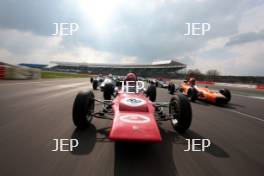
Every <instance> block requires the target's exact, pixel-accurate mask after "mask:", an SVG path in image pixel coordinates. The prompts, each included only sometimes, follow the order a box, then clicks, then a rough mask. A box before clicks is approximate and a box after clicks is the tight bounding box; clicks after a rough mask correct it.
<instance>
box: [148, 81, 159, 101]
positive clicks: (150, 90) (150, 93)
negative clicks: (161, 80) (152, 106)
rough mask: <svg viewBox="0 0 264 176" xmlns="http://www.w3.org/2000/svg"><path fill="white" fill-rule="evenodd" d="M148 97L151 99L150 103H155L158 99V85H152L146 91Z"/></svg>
mask: <svg viewBox="0 0 264 176" xmlns="http://www.w3.org/2000/svg"><path fill="white" fill-rule="evenodd" d="M146 96H147V97H149V99H150V101H152V102H155V101H156V97H157V90H156V85H150V86H149V87H148V89H147V91H146Z"/></svg>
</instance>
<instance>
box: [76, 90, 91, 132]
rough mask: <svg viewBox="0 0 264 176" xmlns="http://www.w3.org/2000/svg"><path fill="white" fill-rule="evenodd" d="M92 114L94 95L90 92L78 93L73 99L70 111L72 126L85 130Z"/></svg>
mask: <svg viewBox="0 0 264 176" xmlns="http://www.w3.org/2000/svg"><path fill="white" fill-rule="evenodd" d="M93 112H94V94H93V92H92V91H88V92H79V93H78V95H77V96H76V98H75V101H74V104H73V110H72V118H73V123H74V125H75V126H76V127H77V128H79V129H84V128H86V127H87V126H88V125H89V124H90V122H91V120H92V113H93Z"/></svg>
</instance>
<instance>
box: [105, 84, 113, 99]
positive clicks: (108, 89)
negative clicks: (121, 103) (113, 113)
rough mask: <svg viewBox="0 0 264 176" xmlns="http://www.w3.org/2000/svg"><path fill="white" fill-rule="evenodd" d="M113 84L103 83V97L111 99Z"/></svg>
mask: <svg viewBox="0 0 264 176" xmlns="http://www.w3.org/2000/svg"><path fill="white" fill-rule="evenodd" d="M114 89H115V88H114V85H113V84H110V83H109V84H105V86H104V93H103V95H104V99H105V100H111V97H112V95H113V94H114Z"/></svg>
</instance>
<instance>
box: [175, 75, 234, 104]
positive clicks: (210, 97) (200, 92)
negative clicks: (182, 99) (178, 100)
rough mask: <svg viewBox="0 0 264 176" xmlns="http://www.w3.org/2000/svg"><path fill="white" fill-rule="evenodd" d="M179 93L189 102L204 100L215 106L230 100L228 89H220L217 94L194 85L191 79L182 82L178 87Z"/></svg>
mask: <svg viewBox="0 0 264 176" xmlns="http://www.w3.org/2000/svg"><path fill="white" fill-rule="evenodd" d="M178 89H179V91H180V92H182V93H183V94H185V95H186V96H188V97H189V99H190V100H191V101H193V102H194V101H196V100H204V101H207V102H210V103H214V104H217V105H222V104H226V103H228V102H229V101H230V100H231V92H230V91H229V90H228V89H221V90H219V91H218V92H217V91H214V90H210V89H209V88H207V87H199V86H197V85H195V80H194V83H193V81H192V79H190V80H189V81H184V82H183V83H181V84H180V86H179V88H178Z"/></svg>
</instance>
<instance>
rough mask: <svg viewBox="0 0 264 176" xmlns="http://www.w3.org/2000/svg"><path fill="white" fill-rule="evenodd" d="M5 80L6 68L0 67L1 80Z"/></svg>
mask: <svg viewBox="0 0 264 176" xmlns="http://www.w3.org/2000/svg"><path fill="white" fill-rule="evenodd" d="M4 78H5V66H4V65H0V79H4Z"/></svg>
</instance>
